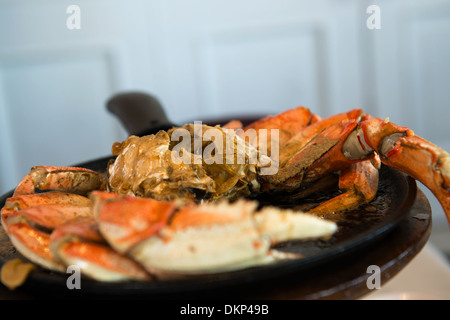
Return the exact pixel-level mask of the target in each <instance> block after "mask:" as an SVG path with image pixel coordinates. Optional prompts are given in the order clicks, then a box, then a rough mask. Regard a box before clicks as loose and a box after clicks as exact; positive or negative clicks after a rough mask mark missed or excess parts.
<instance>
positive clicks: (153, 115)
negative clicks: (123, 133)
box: [106, 92, 175, 137]
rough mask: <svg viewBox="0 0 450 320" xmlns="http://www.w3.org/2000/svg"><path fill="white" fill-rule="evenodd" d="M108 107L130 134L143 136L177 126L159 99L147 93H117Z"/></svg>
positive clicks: (110, 100)
mask: <svg viewBox="0 0 450 320" xmlns="http://www.w3.org/2000/svg"><path fill="white" fill-rule="evenodd" d="M106 108H107V109H108V111H110V112H111V113H112V114H114V115H115V116H116V117H117V118H119V120H120V121H121V122H122V124H123V126H124V127H125V129H126V130H127V132H128V133H129V134H130V135H136V136H140V137H141V136H144V135H148V134H154V133H156V132H158V131H159V130H168V129H170V128H172V127H174V126H175V125H174V124H173V123H172V122H170V121H169V119H168V118H167V116H166V114H165V112H164V109H163V108H162V106H161V104H160V103H159V101H158V100H157V99H156V98H155V97H153V96H151V95H149V94H146V93H142V92H124V93H119V94H116V95H114V96H113V97H111V98H110V99H109V100H108V102H107V104H106Z"/></svg>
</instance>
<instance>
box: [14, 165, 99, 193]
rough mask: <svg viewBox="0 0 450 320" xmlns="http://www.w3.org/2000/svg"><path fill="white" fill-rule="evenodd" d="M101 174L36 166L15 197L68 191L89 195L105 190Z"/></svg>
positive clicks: (82, 170) (19, 187) (84, 170)
mask: <svg viewBox="0 0 450 320" xmlns="http://www.w3.org/2000/svg"><path fill="white" fill-rule="evenodd" d="M104 188H105V184H104V182H103V179H102V178H101V176H100V174H99V173H97V172H95V171H93V170H89V169H85V168H79V167H50V166H35V167H33V168H31V170H30V173H29V174H27V175H26V176H25V177H24V178H23V179H22V181H21V182H20V183H19V185H18V186H17V187H16V189H15V190H14V196H17V195H23V194H33V193H35V191H36V189H38V190H55V191H67V192H72V193H77V194H87V193H88V192H90V191H92V190H95V189H104Z"/></svg>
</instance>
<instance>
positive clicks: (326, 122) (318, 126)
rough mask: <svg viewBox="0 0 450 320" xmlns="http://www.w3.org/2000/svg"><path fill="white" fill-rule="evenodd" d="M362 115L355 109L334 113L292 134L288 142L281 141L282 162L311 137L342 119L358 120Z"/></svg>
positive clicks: (360, 111)
mask: <svg viewBox="0 0 450 320" xmlns="http://www.w3.org/2000/svg"><path fill="white" fill-rule="evenodd" d="M361 116H362V110H361V109H354V110H350V111H349V112H345V113H339V114H336V115H332V116H330V117H328V118H325V119H323V120H320V121H315V122H314V123H312V124H311V125H309V126H307V127H305V128H304V129H303V130H301V131H299V132H298V133H297V134H295V135H294V136H292V137H291V138H290V139H289V140H288V141H286V143H284V144H282V143H280V148H283V152H281V156H280V162H281V163H283V162H284V161H286V160H287V159H288V158H290V157H291V156H292V154H293V153H295V152H296V151H297V150H300V149H301V148H303V147H304V146H305V145H306V144H307V143H308V142H309V141H311V139H313V138H314V137H315V136H317V135H319V134H320V133H321V132H322V131H323V130H325V129H327V128H329V127H330V126H332V125H334V124H336V123H339V122H341V121H350V120H355V121H358V120H359V118H360V117H361Z"/></svg>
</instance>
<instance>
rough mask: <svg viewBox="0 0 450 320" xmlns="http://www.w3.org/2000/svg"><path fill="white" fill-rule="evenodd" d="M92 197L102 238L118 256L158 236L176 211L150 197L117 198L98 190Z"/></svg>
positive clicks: (170, 206) (173, 207)
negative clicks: (143, 241)
mask: <svg viewBox="0 0 450 320" xmlns="http://www.w3.org/2000/svg"><path fill="white" fill-rule="evenodd" d="M91 197H92V198H93V199H94V202H95V203H96V204H95V205H94V208H95V209H94V214H95V217H96V218H97V219H98V220H99V221H102V223H101V224H100V230H101V232H102V234H103V236H104V237H105V238H106V239H107V240H108V242H109V243H113V244H114V249H116V250H117V251H118V252H121V253H125V252H126V251H127V250H128V249H129V248H131V247H133V246H134V245H136V244H137V243H139V242H140V241H142V240H143V239H146V238H149V237H151V236H153V235H155V234H157V233H158V232H159V231H160V230H161V228H163V227H164V226H165V225H167V223H168V220H169V218H170V216H171V215H172V213H173V212H174V210H175V203H174V202H166V201H157V200H154V199H151V198H137V197H133V196H123V197H117V196H116V195H115V194H110V193H105V192H100V191H96V192H93V193H92V195H91ZM110 200H112V201H110Z"/></svg>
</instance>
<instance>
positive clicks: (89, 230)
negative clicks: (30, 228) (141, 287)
mask: <svg viewBox="0 0 450 320" xmlns="http://www.w3.org/2000/svg"><path fill="white" fill-rule="evenodd" d="M50 248H51V252H52V254H53V256H54V257H55V258H56V259H57V260H59V261H62V262H63V263H64V265H78V266H79V267H80V269H81V271H82V273H83V274H85V275H87V276H90V277H91V278H94V279H97V280H100V281H118V280H129V279H133V280H149V279H150V276H149V274H148V273H147V272H145V271H144V269H143V268H142V267H141V266H140V265H138V264H137V263H136V262H134V261H133V260H131V259H130V258H128V257H127V256H124V255H122V254H119V253H117V252H116V251H114V250H113V249H112V248H111V247H109V245H108V244H107V243H106V241H105V239H104V238H103V237H102V235H101V234H100V232H99V230H98V225H97V223H96V221H95V219H94V218H86V217H83V218H78V219H74V220H72V221H70V222H68V223H66V224H63V225H61V226H59V227H58V228H56V229H55V230H54V231H53V233H52V235H51V236H50Z"/></svg>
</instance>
